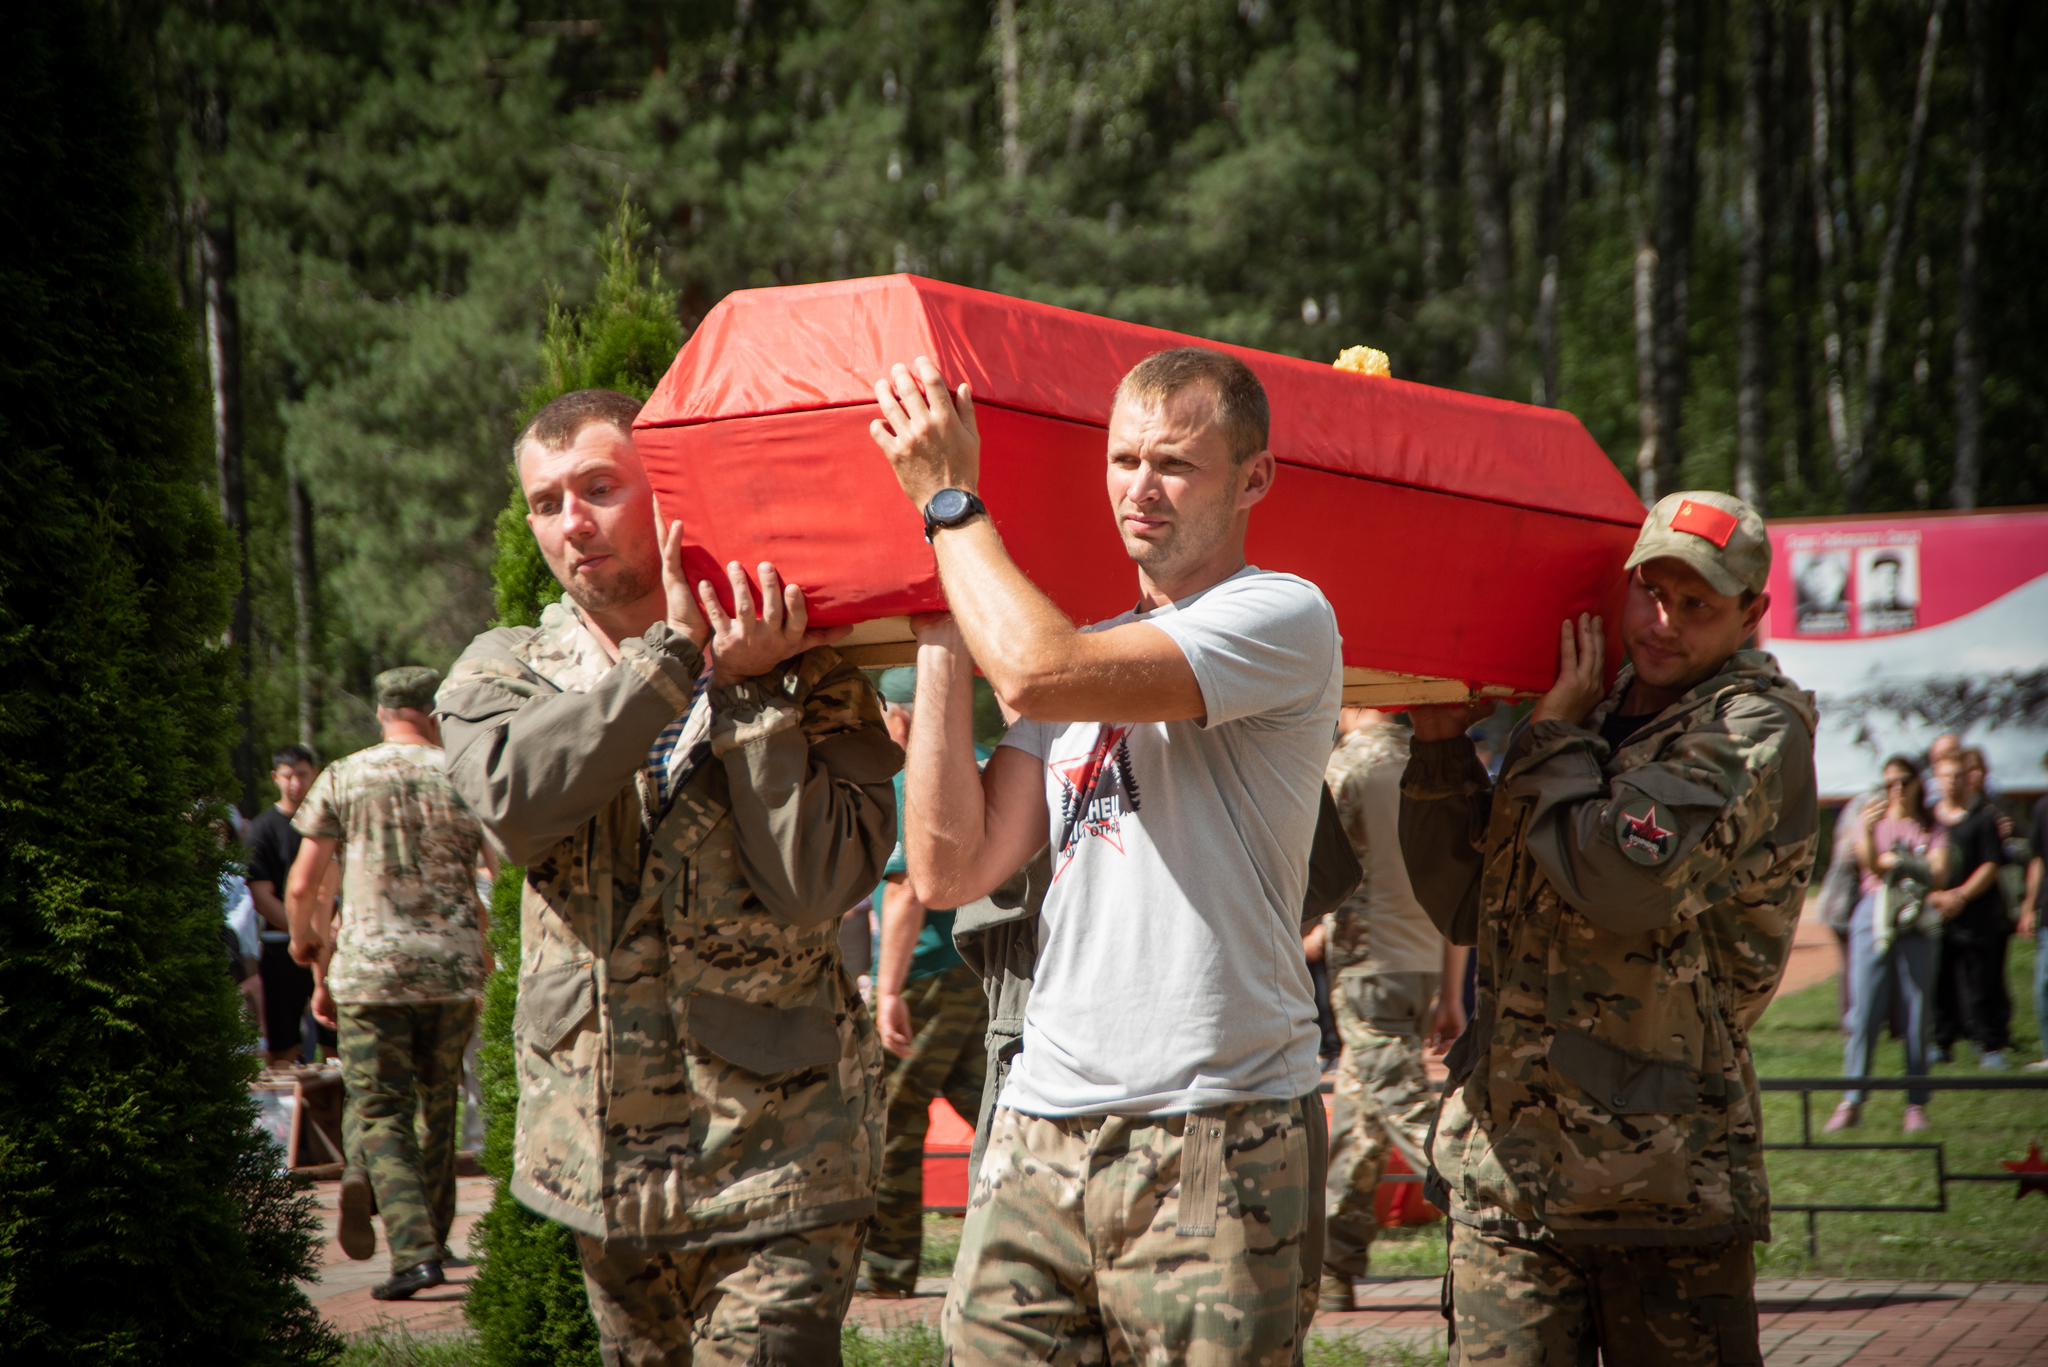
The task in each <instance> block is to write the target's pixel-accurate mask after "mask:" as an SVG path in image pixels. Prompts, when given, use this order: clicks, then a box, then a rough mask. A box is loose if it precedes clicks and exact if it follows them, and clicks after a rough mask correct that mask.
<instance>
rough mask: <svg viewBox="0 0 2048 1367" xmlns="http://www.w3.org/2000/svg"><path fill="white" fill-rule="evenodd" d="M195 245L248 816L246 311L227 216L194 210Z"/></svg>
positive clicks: (240, 775)
mask: <svg viewBox="0 0 2048 1367" xmlns="http://www.w3.org/2000/svg"><path fill="white" fill-rule="evenodd" d="M193 229H194V232H193V239H194V242H195V244H196V246H197V249H198V253H199V285H200V293H201V297H202V298H203V299H204V300H205V304H206V308H205V319H206V360H207V370H208V371H209V372H210V379H211V382H212V395H213V454H214V471H215V476H216V478H217V479H218V480H219V483H220V516H221V521H223V522H225V523H226V524H227V525H228V529H229V530H230V531H232V532H233V533H234V535H235V557H236V564H237V566H238V567H239V568H240V570H241V582H240V583H239V584H238V585H237V586H236V588H235V599H234V609H233V614H232V616H231V617H230V618H229V621H228V645H229V646H230V647H231V648H232V649H233V650H234V652H235V658H236V668H237V670H238V671H239V672H240V674H241V680H242V688H241V695H242V696H241V701H240V703H239V705H238V706H237V707H236V710H235V718H236V721H237V723H238V724H239V726H240V727H241V736H240V738H239V739H237V740H236V742H235V751H234V765H235V783H236V786H237V787H238V788H239V789H240V790H241V798H240V800H239V802H238V803H237V804H236V805H237V806H239V807H240V808H241V810H242V814H243V815H244V816H254V815H255V814H256V811H257V791H256V777H257V768H256V724H255V718H254V716H253V715H252V714H251V712H250V709H249V685H250V680H251V678H252V676H253V672H254V647H253V644H252V642H251V640H250V637H251V634H252V624H251V618H250V608H249V493H248V482H247V479H246V477H245V476H244V473H243V468H242V311H241V307H240V305H239V303H238V302H237V301H236V298H235V226H234V220H233V219H232V218H231V217H228V216H226V215H214V214H210V213H208V212H207V208H206V205H205V204H204V202H201V203H199V204H197V205H196V206H195V212H194V222H193Z"/></svg>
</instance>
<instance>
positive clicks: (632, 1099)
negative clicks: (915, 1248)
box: [435, 604, 902, 1247]
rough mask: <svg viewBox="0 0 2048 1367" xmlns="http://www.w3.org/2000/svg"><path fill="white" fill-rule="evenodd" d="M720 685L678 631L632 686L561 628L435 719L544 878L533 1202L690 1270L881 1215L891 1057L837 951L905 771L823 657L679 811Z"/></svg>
mask: <svg viewBox="0 0 2048 1367" xmlns="http://www.w3.org/2000/svg"><path fill="white" fill-rule="evenodd" d="M701 660H702V657H701V655H700V654H699V652H698V650H697V648H696V647H695V646H694V645H692V644H691V643H690V642H689V640H688V639H687V638H684V637H682V636H678V635H675V634H672V633H670V632H669V631H668V629H667V627H666V626H665V625H663V624H661V623H656V624H655V625H654V626H652V627H650V628H649V629H648V630H647V633H646V635H645V636H644V637H641V638H635V639H631V640H627V641H625V642H622V643H621V654H620V659H619V662H618V663H617V664H616V665H614V664H612V662H611V661H610V659H609V658H608V657H607V656H606V655H605V653H604V650H603V648H602V647H601V646H600V645H599V644H598V642H597V640H596V638H595V637H593V636H592V635H591V634H590V633H589V631H588V630H587V629H586V628H585V627H584V626H583V623H582V619H581V618H580V617H578V616H577V615H576V614H575V613H574V612H573V611H572V610H571V609H570V608H569V607H568V606H567V605H565V604H556V605H554V606H552V607H550V608H549V609H548V610H547V612H546V613H545V614H544V615H543V617H542V619H541V626H540V628H539V629H538V630H533V629H529V628H516V629H510V630H497V631H489V632H486V633H484V634H483V635H482V636H479V637H478V638H477V639H476V640H475V642H473V643H472V644H471V645H470V647H469V649H468V650H467V651H465V652H464V654H463V656H462V658H461V659H459V660H458V661H456V663H455V666H454V668H453V669H452V670H451V671H450V673H449V676H448V679H447V681H446V682H445V683H444V684H443V685H442V687H441V691H440V694H439V696H438V697H437V699H436V705H435V710H436V715H437V716H439V717H440V718H441V725H442V734H443V737H444V739H445V741H446V743H447V747H448V753H449V756H450V766H449V767H450V773H451V776H452V777H453V778H454V780H455V784H456V787H457V788H458V789H459V790H460V791H461V793H462V794H463V796H464V798H465V799H466V800H467V801H468V802H469V804H470V807H471V809H472V810H474V811H475V812H476V814H477V815H478V817H479V818H481V819H482V821H483V825H484V830H485V832H486V834H487V835H488V836H489V838H490V839H491V840H492V841H493V842H494V843H495V844H496V845H497V846H498V847H499V848H500V849H501V850H502V851H503V853H504V854H505V856H506V858H507V859H508V860H510V861H511V862H513V863H520V864H525V865H526V866H527V868H526V885H525V889H524V892H523V896H522V900H521V905H520V950H519V957H520V962H519V1005H518V1011H517V1013H516V1015H515V1018H514V1022H513V1036H514V1042H515V1045H516V1048H517V1057H518V1070H519V1123H518V1130H517V1137H516V1139H515V1142H514V1154H513V1164H514V1168H513V1177H512V1192H513V1194H514V1195H515V1196H517V1197H518V1198H519V1200H520V1201H521V1202H523V1203H524V1204H526V1205H527V1206H529V1207H531V1208H532V1209H533V1210H535V1211H538V1212H539V1213H540V1214H542V1215H545V1216H548V1217H549V1218H551V1219H554V1220H559V1221H560V1222H562V1223H563V1224H565V1225H568V1226H569V1227H570V1228H572V1229H575V1230H578V1231H581V1232H583V1233H586V1234H590V1235H593V1236H597V1237H603V1238H616V1239H626V1240H632V1241H637V1242H643V1243H649V1242H651V1243H660V1244H663V1245H667V1246H684V1247H709V1246H713V1245H719V1244H731V1243H748V1242H756V1241H758V1240H761V1239H764V1238H769V1237H773V1236H775V1235H778V1234H782V1233H787V1232H789V1231H792V1230H800V1229H806V1228H810V1227H813V1226H817V1225H824V1224H832V1223H837V1222H840V1221H844V1220H856V1219H860V1218H862V1217H864V1216H866V1215H868V1214H870V1213H872V1212H873V1210H874V1208H875V1183H876V1177H877V1173H878V1168H877V1164H878V1162H879V1154H880V1151H881V1143H882V1119H883V1116H884V1109H883V1106H882V1101H881V1095H880V1084H881V1052H880V1049H879V1047H878V1040H877V1036H876V1033H875V1029H874V1025H873V1022H872V1020H871V1018H870V1017H869V1015H868V1012H867V1010H866V1008H865V1007H864V1006H863V1005H862V1003H861V1000H860V996H859V994H858V992H856V991H855V989H854V986H853V983H852V981H851V980H850V979H849V978H848V977H847V975H846V971H845V968H844V967H843V965H842V963H841V961H840V957H839V949H838V942H837V935H838V926H839V917H840V915H841V913H843V912H844V911H845V910H846V909H847V908H848V907H850V906H852V905H853V904H854V903H856V902H858V901H859V900H860V899H861V897H862V896H863V895H864V894H865V893H866V892H867V890H868V889H869V888H871V887H873V886H874V884H875V880H876V879H877V878H878V877H879V876H880V874H881V868H882V863H883V861H884V860H885V859H887V858H888V855H889V849H890V846H891V845H892V844H893V842H894V840H895V836H896V802H895V794H894V792H893V790H892V789H891V786H890V782H889V780H890V777H891V776H892V775H893V774H894V773H895V772H896V770H897V769H898V768H899V767H901V764H902V751H900V750H899V749H898V748H897V747H896V745H895V743H894V742H892V741H891V740H890V739H889V737H888V733H887V731H886V730H885V729H884V728H883V725H882V716H881V706H880V703H879V702H878V701H877V699H876V696H875V693H874V690H873V688H872V687H870V686H869V684H868V683H867V681H866V679H864V678H863V677H862V675H861V674H860V672H859V671H858V670H856V669H854V668H853V667H852V666H851V665H848V664H847V663H845V661H843V660H842V659H841V658H840V656H839V654H838V653H837V652H836V651H833V650H830V649H824V648H820V649H816V650H812V651H809V652H807V653H805V654H803V655H801V656H798V657H796V658H794V659H791V660H788V661H785V662H784V663H783V665H782V666H781V667H780V668H779V670H778V671H776V672H774V673H771V674H768V675H765V676H763V677H761V678H758V679H752V680H748V681H745V682H743V683H740V684H737V685H735V686H733V687H730V688H722V689H713V690H712V691H711V692H710V694H709V704H710V708H711V724H710V731H709V737H708V740H707V741H706V742H704V744H703V745H702V746H701V747H700V753H699V755H698V756H697V758H698V761H699V762H698V763H697V765H696V767H695V769H694V770H693V771H691V772H690V773H689V774H688V776H687V777H686V778H685V779H684V780H683V781H682V783H681V784H680V786H679V787H677V789H676V791H675V794H674V797H673V798H672V800H671V801H670V802H669V803H668V805H667V807H666V808H665V809H664V808H661V807H660V805H659V797H658V790H657V789H656V788H655V786H654V784H653V782H652V780H651V779H650V777H649V775H648V774H647V772H646V770H645V768H644V765H645V763H646V760H647V752H648V748H649V746H650V745H651V744H652V742H653V741H654V739H655V737H656V736H657V735H658V734H659V733H660V732H661V730H662V728H663V727H664V726H665V725H667V724H668V723H669V722H671V721H673V720H674V719H675V718H676V717H677V716H679V715H681V714H682V713H684V712H685V711H686V710H687V709H688V708H689V707H690V706H691V701H692V698H691V693H692V689H693V687H694V686H695V682H696V678H697V675H698V672H699V670H700V667H701Z"/></svg>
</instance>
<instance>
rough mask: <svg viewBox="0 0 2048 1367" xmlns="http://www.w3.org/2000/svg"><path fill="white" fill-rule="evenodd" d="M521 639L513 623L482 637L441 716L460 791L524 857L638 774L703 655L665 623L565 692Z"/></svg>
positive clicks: (507, 853)
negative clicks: (588, 682) (599, 674)
mask: <svg viewBox="0 0 2048 1367" xmlns="http://www.w3.org/2000/svg"><path fill="white" fill-rule="evenodd" d="M517 643H518V641H517V637H516V636H515V634H514V633H513V632H512V631H509V630H500V631H492V632H486V633H485V634H484V635H482V636H480V637H478V638H477V640H476V641H475V642H474V643H473V644H471V646H470V647H469V649H468V650H466V651H464V652H463V654H462V658H461V659H459V660H457V661H456V662H455V666H454V668H453V669H451V670H450V671H449V673H448V681H447V682H446V683H444V684H442V685H441V691H440V693H439V694H438V695H437V696H436V698H435V700H434V716H435V719H436V720H437V721H439V722H440V723H441V739H442V745H443V746H444V747H445V748H446V750H447V753H448V774H449V777H450V778H451V779H453V780H454V783H455V787H456V790H457V791H458V792H460V793H461V794H462V798H463V801H465V802H467V803H468V804H469V806H470V810H471V811H473V812H475V813H476V816H477V820H478V821H480V822H482V823H483V828H484V830H485V831H486V832H487V833H488V834H489V836H490V838H491V843H492V844H493V845H494V846H495V847H496V848H497V849H498V850H499V851H500V852H501V853H502V854H503V855H504V857H505V858H506V859H507V860H508V861H509V862H511V863H514V864H526V863H530V862H532V861H533V860H534V859H535V858H536V857H538V856H539V855H541V854H543V853H545V852H546V851H547V850H549V849H550V848H552V847H553V846H554V844H555V842H556V841H558V840H560V839H561V838H562V837H563V836H565V835H568V834H569V833H570V832H572V831H575V830H577V829H579V828H580V827H581V826H582V825H583V824H584V823H585V822H586V821H589V820H590V819H591V817H593V816H595V815H596V814H597V813H598V811H600V810H601V809H602V808H603V807H604V806H605V805H606V804H607V803H609V802H611V801H612V799H614V798H616V797H617V796H618V795H619V790H620V789H622V788H625V787H627V786H629V785H630V784H631V783H632V782H633V775H634V774H635V772H637V771H638V770H639V769H640V767H641V766H642V765H644V764H645V763H646V762H647V748H648V747H649V746H650V745H652V744H653V743H654V738H655V737H656V736H658V735H659V734H661V729H662V727H664V726H666V725H668V724H669V723H670V722H671V721H673V720H675V718H676V717H678V716H680V715H681V714H682V713H684V712H687V711H688V710H689V708H690V698H691V692H692V690H693V689H694V688H695V687H696V682H697V674H698V672H699V670H700V668H701V667H702V662H703V654H702V652H701V651H700V650H699V649H698V647H697V644H696V642H694V641H692V640H691V639H690V638H689V637H688V636H687V635H685V634H684V633H682V632H680V631H675V630H672V629H671V628H670V627H669V626H668V625H667V624H665V623H663V622H656V623H655V624H654V625H653V626H651V627H649V628H648V629H647V632H646V634H645V635H644V636H641V637H635V638H632V639H630V640H627V641H624V642H621V643H620V645H621V650H620V660H619V663H620V665H621V666H623V667H622V668H616V669H612V670H610V671H609V672H608V673H606V674H605V675H604V677H603V678H601V679H600V680H599V681H598V682H597V684H596V685H595V686H594V687H592V688H591V689H590V691H589V692H587V693H565V692H562V691H561V690H559V689H557V688H556V687H555V686H554V685H553V684H551V683H549V682H547V681H546V680H545V679H542V678H541V677H540V676H539V675H537V674H535V673H534V672H533V671H532V670H530V669H528V668H527V667H526V666H525V665H524V664H523V663H522V662H521V661H520V660H519V659H518V657H517V656H516V655H515V654H514V653H513V651H514V647H515V646H516V645H517Z"/></svg>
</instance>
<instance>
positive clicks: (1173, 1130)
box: [940, 1095, 1329, 1367]
mask: <svg viewBox="0 0 2048 1367" xmlns="http://www.w3.org/2000/svg"><path fill="white" fill-rule="evenodd" d="M1328 1162H1329V1136H1328V1134H1327V1132H1326V1131H1325V1129H1324V1125H1323V1108H1322V1099H1321V1098H1320V1097H1317V1096H1314V1095H1310V1096H1308V1097H1304V1098H1302V1099H1300V1100H1296V1101H1269V1102H1255V1103H1252V1104H1248V1105H1239V1106H1227V1107H1219V1108H1217V1109H1215V1110H1210V1111H1199V1112H1196V1113H1195V1114H1193V1115H1173V1116H1075V1117H1068V1118H1064V1119H1047V1118H1044V1117H1040V1116H1030V1115H1021V1114H1019V1113H1017V1112H1016V1111H1012V1110H1009V1109H1008V1108H999V1109H998V1110H997V1111H996V1113H995V1117H994V1119H993V1120H992V1121H991V1122H990V1124H989V1138H988V1150H987V1153H986V1154H985V1155H984V1156H983V1158H982V1160H981V1171H980V1172H979V1173H978V1174H977V1175H976V1177H975V1182H974V1194H973V1197H972V1198H971V1200H970V1202H969V1205H968V1210H967V1226H966V1229H965V1230H964V1231H962V1234H961V1239H960V1256H959V1261H958V1262H957V1264H956V1265H955V1267H954V1272H953V1287H952V1291H951V1292H950V1293H949V1294H948V1295H947V1297H946V1305H945V1309H944V1311H943V1312H942V1313H941V1319H940V1324H941V1327H942V1329H943V1331H944V1333H945V1339H946V1348H947V1353H948V1359H949V1361H951V1362H952V1363H954V1364H959V1365H960V1367H970V1365H974V1364H982V1363H991V1364H993V1363H1002V1364H1009V1363H1017V1362H1044V1363H1052V1364H1057V1367H1078V1365H1079V1364H1097V1363H1119V1364H1122V1363H1169V1362H1170V1363H1190V1364H1195V1367H1206V1365H1209V1364H1213V1365H1214V1367H1226V1364H1227V1365H1228V1367H1290V1365H1291V1364H1292V1363H1294V1362H1296V1361H1298V1360H1299V1356H1300V1353H1301V1351H1302V1348H1303V1346H1304V1344H1305V1342H1306V1340H1307V1336H1308V1329H1309V1323H1310V1321H1311V1320H1312V1319H1313V1318H1314V1316H1315V1309H1316V1291H1317V1284H1318V1282H1319V1280H1320V1278H1321V1275H1322V1242H1323V1229H1322V1224H1323V1221H1322V1202H1321V1201H1320V1200H1319V1199H1318V1193H1319V1192H1320V1191H1321V1190H1322V1185H1323V1172H1324V1168H1325V1167H1326V1166H1327V1164H1328Z"/></svg>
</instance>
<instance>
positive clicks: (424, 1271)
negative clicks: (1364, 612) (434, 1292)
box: [370, 1263, 448, 1301]
mask: <svg viewBox="0 0 2048 1367" xmlns="http://www.w3.org/2000/svg"><path fill="white" fill-rule="evenodd" d="M447 1280H448V1279H447V1278H446V1277H444V1276H442V1275H441V1264H439V1263H421V1264H420V1265H419V1266H418V1267H412V1268H407V1269H406V1270H405V1271H403V1272H400V1273H397V1274H396V1275H394V1276H393V1277H392V1278H391V1280H390V1281H388V1282H378V1283H377V1284H376V1285H375V1286H373V1287H371V1288H370V1299H372V1300H379V1301H402V1300H410V1299H411V1298H412V1295H413V1293H414V1292H416V1291H425V1290H426V1289H427V1288H428V1287H430V1286H439V1285H441V1284H442V1283H443V1282H445V1281H447Z"/></svg>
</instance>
